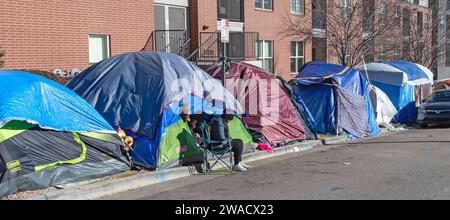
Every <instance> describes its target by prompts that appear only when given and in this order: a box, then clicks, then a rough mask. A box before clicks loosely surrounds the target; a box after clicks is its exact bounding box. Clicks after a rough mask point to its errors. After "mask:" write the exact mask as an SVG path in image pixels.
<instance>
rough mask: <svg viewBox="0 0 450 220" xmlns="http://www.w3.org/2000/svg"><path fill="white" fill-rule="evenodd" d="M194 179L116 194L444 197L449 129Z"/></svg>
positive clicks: (448, 189) (448, 192) (449, 188)
mask: <svg viewBox="0 0 450 220" xmlns="http://www.w3.org/2000/svg"><path fill="white" fill-rule="evenodd" d="M252 165H254V166H255V167H254V168H253V169H251V170H250V171H248V172H245V173H235V174H232V175H219V174H217V175H208V176H204V175H196V176H190V177H187V178H182V179H178V180H174V181H170V182H166V183H162V184H156V185H152V186H149V187H145V188H141V189H137V190H134V191H130V192H125V193H121V194H116V195H114V196H111V197H108V198H105V199H118V200H120V199H126V200H166V199H174V200H185V199H194V200H218V199H225V200H238V199H242V200H270V199H275V200H278V199H287V200H297V199H314V200H315V199H320V200H322V199H332V200H335V199H337V200H341V199H342V200H345V199H362V200H366V199H389V200H390V199H450V129H448V128H435V129H426V130H425V129H424V130H411V131H407V132H402V133H397V134H394V135H389V136H384V137H378V138H373V139H369V140H365V141H360V142H355V143H348V144H344V145H336V146H324V147H320V148H317V149H315V150H312V151H309V152H306V153H305V152H303V153H298V154H292V155H288V156H283V157H278V158H274V159H269V160H265V161H260V162H258V163H256V164H252Z"/></svg>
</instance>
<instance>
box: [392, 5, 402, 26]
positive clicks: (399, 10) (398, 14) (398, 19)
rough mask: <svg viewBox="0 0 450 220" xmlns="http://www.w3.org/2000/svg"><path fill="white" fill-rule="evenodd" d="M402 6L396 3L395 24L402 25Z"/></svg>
mask: <svg viewBox="0 0 450 220" xmlns="http://www.w3.org/2000/svg"><path fill="white" fill-rule="evenodd" d="M401 11H402V8H401V7H400V6H399V5H396V6H395V7H394V17H395V25H396V26H398V27H400V20H401V19H400V17H401V13H402V12H401Z"/></svg>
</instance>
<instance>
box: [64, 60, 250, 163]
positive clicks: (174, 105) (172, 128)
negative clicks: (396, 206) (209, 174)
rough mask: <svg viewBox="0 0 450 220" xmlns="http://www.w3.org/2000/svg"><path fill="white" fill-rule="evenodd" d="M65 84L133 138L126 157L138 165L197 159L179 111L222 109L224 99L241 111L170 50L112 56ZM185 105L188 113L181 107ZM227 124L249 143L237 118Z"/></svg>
mask: <svg viewBox="0 0 450 220" xmlns="http://www.w3.org/2000/svg"><path fill="white" fill-rule="evenodd" d="M67 86H68V87H69V88H71V89H72V90H74V91H75V92H76V93H78V94H79V95H80V96H81V97H83V98H85V99H86V100H87V101H88V102H89V103H91V104H92V105H93V106H94V107H95V109H97V111H98V112H99V113H100V114H102V115H103V117H105V119H106V120H107V121H108V122H109V123H110V124H111V125H113V126H115V127H120V128H122V129H124V130H125V131H126V132H127V134H129V135H131V136H132V137H133V138H134V139H135V144H134V150H133V151H132V153H131V156H132V158H133V160H134V161H135V162H136V164H137V165H139V166H143V167H146V168H157V167H159V168H167V167H173V166H180V165H190V164H192V163H197V162H200V161H201V158H202V151H201V150H200V149H199V148H198V147H197V144H196V143H195V140H194V138H193V137H192V134H191V132H190V129H189V127H188V125H187V123H186V122H184V121H183V120H182V117H181V116H180V114H182V113H190V114H192V113H207V114H222V113H223V108H224V107H223V103H224V102H225V104H226V108H227V109H229V110H232V111H234V112H236V113H240V111H241V106H240V105H239V103H238V102H237V100H236V99H235V98H234V97H233V96H232V95H231V94H230V93H228V92H226V93H224V90H225V89H224V88H223V86H222V85H221V84H220V82H218V81H217V80H215V79H214V78H212V77H211V76H210V75H208V74H207V73H206V72H204V71H203V70H201V69H200V68H198V67H197V66H195V65H193V64H191V63H189V62H188V61H186V60H185V59H183V58H182V57H180V56H177V55H175V54H168V53H152V52H137V53H126V54H122V55H119V56H115V57H112V58H109V59H106V60H103V61H102V62H99V63H97V64H95V65H93V66H91V67H90V68H88V69H87V70H85V71H84V72H83V73H81V74H80V75H79V76H77V77H75V78H74V79H73V80H72V81H71V82H69V84H68V85H67ZM186 106H188V110H189V112H185V109H184V108H185V107H186ZM232 124H234V127H233V126H229V127H230V134H231V136H232V137H233V138H238V139H242V140H243V141H244V143H245V144H246V146H248V145H250V146H251V145H252V140H251V136H250V134H248V132H246V130H245V128H243V125H242V122H240V121H239V119H235V121H234V123H232ZM236 126H237V127H236ZM239 126H240V127H239ZM234 130H235V131H234ZM233 131H234V132H233ZM233 134H234V135H235V136H233ZM236 135H238V136H236ZM249 150H251V149H249Z"/></svg>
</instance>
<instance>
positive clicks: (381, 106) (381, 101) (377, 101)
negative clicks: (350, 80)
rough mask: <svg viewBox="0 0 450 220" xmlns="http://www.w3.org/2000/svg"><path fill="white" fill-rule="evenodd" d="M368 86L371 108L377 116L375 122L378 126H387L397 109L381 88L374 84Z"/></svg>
mask: <svg viewBox="0 0 450 220" xmlns="http://www.w3.org/2000/svg"><path fill="white" fill-rule="evenodd" d="M369 88H370V98H371V100H372V105H373V109H374V111H375V114H376V117H377V124H378V126H379V127H388V126H389V124H390V123H391V121H392V120H393V119H394V117H395V115H397V109H396V108H395V106H394V104H392V102H391V100H390V99H389V97H388V96H387V95H386V93H384V92H383V91H382V90H381V89H379V88H377V87H376V86H374V85H371V86H370V87H369Z"/></svg>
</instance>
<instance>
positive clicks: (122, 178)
mask: <svg viewBox="0 0 450 220" xmlns="http://www.w3.org/2000/svg"><path fill="white" fill-rule="evenodd" d="M401 132H402V131H400V132H387V133H384V134H380V135H379V136H377V137H382V136H388V135H393V134H396V133H401ZM372 138H376V137H369V138H365V139H359V140H357V141H367V140H370V139H372ZM346 142H353V141H352V140H348V139H347V138H346V137H344V136H337V137H327V138H323V139H321V140H311V141H304V142H301V143H296V144H292V145H288V146H284V147H280V148H276V149H275V152H274V153H268V152H265V151H258V152H254V153H250V154H246V155H244V156H243V157H244V161H245V162H248V163H251V162H255V161H262V160H266V159H269V158H274V157H280V156H283V155H287V154H293V153H297V152H303V151H308V150H311V149H313V148H314V147H317V146H320V145H322V144H323V145H339V144H344V143H346ZM222 168H223V167H222V166H220V165H217V166H216V167H215V169H214V170H219V169H222ZM190 175H192V174H191V173H190V172H189V169H188V168H186V167H179V168H174V169H168V170H161V171H156V172H155V171H153V172H150V171H144V172H140V173H133V174H125V175H124V174H121V175H118V176H119V177H117V178H110V177H107V178H106V179H105V180H93V181H88V182H84V183H78V184H74V185H72V186H65V187H63V188H64V189H60V190H56V191H51V192H45V193H42V194H39V195H36V196H33V197H30V198H28V200H93V199H99V198H103V197H107V196H111V195H114V194H117V193H122V192H127V191H130V190H134V189H138V188H142V187H146V186H150V185H153V184H157V183H163V182H167V181H171V180H175V179H179V178H182V177H188V176H190Z"/></svg>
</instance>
